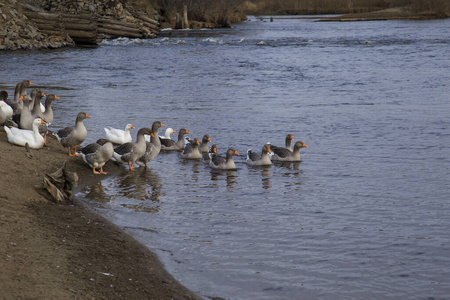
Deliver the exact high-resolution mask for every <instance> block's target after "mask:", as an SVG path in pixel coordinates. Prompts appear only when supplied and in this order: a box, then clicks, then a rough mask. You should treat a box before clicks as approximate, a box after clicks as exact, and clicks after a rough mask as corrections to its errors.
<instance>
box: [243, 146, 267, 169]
mask: <svg viewBox="0 0 450 300" xmlns="http://www.w3.org/2000/svg"><path fill="white" fill-rule="evenodd" d="M269 152H270V146H269V145H268V144H265V145H264V146H263V147H262V151H261V155H259V154H258V153H255V152H253V151H252V149H249V150H248V151H247V160H246V162H247V164H248V165H251V166H267V165H271V164H272V162H271V161H270V157H269Z"/></svg>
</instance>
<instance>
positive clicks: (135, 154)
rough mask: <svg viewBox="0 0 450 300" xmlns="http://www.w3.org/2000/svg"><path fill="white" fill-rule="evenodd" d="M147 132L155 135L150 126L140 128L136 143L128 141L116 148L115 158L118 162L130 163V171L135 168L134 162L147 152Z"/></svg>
mask: <svg viewBox="0 0 450 300" xmlns="http://www.w3.org/2000/svg"><path fill="white" fill-rule="evenodd" d="M145 134H149V135H153V133H152V131H151V129H150V128H141V129H139V131H138V133H137V137H136V143H132V142H128V143H125V144H122V145H120V146H118V147H116V148H115V149H114V154H113V158H114V160H115V161H117V162H118V163H122V164H128V167H129V168H130V171H132V170H133V164H134V163H135V162H136V161H137V160H138V159H139V158H140V157H141V156H142V155H144V153H145V149H146V144H145V137H144V135H145Z"/></svg>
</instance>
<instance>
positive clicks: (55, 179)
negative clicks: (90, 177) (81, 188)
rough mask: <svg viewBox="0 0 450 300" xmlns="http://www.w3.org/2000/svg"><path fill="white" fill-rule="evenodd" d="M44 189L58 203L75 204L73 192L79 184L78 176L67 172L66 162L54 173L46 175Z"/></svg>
mask: <svg viewBox="0 0 450 300" xmlns="http://www.w3.org/2000/svg"><path fill="white" fill-rule="evenodd" d="M43 183H44V188H45V189H46V190H47V191H48V192H49V193H50V195H51V196H52V198H53V200H54V201H55V202H56V203H61V204H64V203H73V195H72V190H73V188H74V187H76V186H77V184H78V174H77V173H75V172H69V171H67V170H66V162H64V164H63V165H62V167H61V168H59V169H58V170H56V171H55V172H53V173H47V174H45V175H44V182H43Z"/></svg>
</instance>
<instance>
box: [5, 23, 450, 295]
mask: <svg viewBox="0 0 450 300" xmlns="http://www.w3.org/2000/svg"><path fill="white" fill-rule="evenodd" d="M448 28H450V20H436V21H384V22H357V23H342V22H341V23H329V22H326V23H320V22H314V20H310V19H306V20H302V19H285V20H280V19H276V20H275V21H274V22H273V23H271V22H262V21H260V20H257V19H254V18H253V19H251V21H248V22H243V23H241V24H236V26H235V27H234V28H231V29H225V30H204V31H199V32H192V31H182V32H173V33H172V34H171V35H169V34H168V33H165V35H167V36H164V37H160V38H158V39H154V40H144V41H138V40H127V39H120V40H115V41H107V42H104V43H102V44H101V45H100V46H99V47H94V48H74V49H63V50H55V51H45V52H31V53H29V52H14V53H0V62H1V69H0V74H1V77H0V88H2V89H8V90H9V91H12V90H13V87H14V85H15V84H16V83H17V82H18V81H20V80H22V79H25V78H27V79H30V80H31V81H32V82H34V83H35V84H36V85H37V86H39V87H41V88H42V89H43V90H44V92H45V93H50V92H53V93H55V94H57V95H58V96H59V97H60V98H61V100H58V101H57V102H56V103H54V107H55V114H56V117H55V121H54V127H55V129H56V128H62V127H65V126H68V125H71V124H72V123H73V122H74V119H75V115H76V113H77V112H78V111H80V110H84V111H86V112H88V114H89V115H91V117H92V118H91V119H89V120H86V121H85V124H86V127H87V128H88V132H89V134H88V139H87V141H86V142H85V144H86V143H89V142H93V141H95V140H97V139H98V138H100V137H104V132H103V128H104V127H106V126H113V127H116V128H123V127H125V125H126V124H127V123H132V124H133V125H134V126H135V127H136V128H139V127H144V126H145V127H149V126H150V124H151V123H152V122H153V121H154V120H160V121H162V122H163V123H164V124H166V126H168V127H172V128H174V129H175V130H179V129H180V128H181V127H185V128H187V129H188V130H189V131H191V134H190V136H191V137H201V136H203V135H204V134H209V135H210V136H211V139H212V142H213V143H214V144H217V146H218V149H219V152H222V153H224V152H225V151H226V149H227V148H228V147H231V146H232V147H235V148H236V149H237V151H238V152H239V153H240V154H241V156H239V157H236V158H235V161H236V165H237V167H238V169H237V171H233V172H212V171H211V170H210V169H209V167H207V166H206V165H205V164H204V163H203V162H201V161H200V162H193V161H184V160H183V159H181V158H180V157H179V155H178V154H177V153H169V154H161V155H159V156H158V157H157V158H156V159H155V160H154V161H152V162H151V164H150V166H149V169H148V170H145V169H144V168H137V169H136V170H135V171H134V172H133V173H129V172H128V170H127V169H126V168H124V169H123V172H122V173H120V174H114V175H113V176H110V177H108V178H106V179H105V180H103V181H102V182H101V183H98V184H95V185H93V186H88V187H87V188H86V190H85V191H83V192H81V193H79V194H78V197H79V198H80V199H84V201H86V203H87V204H88V205H91V206H93V207H95V208H96V209H97V210H98V211H99V212H101V213H102V214H105V215H106V216H107V217H108V218H109V219H111V220H112V221H113V222H115V223H116V224H118V225H119V226H121V227H124V228H126V229H127V230H128V231H129V232H130V233H131V234H132V235H133V236H135V237H136V238H138V239H139V240H140V241H142V242H143V243H144V244H145V245H147V246H148V247H149V248H151V249H152V250H154V251H156V252H157V253H158V254H159V255H160V257H161V259H162V260H163V262H164V263H165V265H166V267H167V268H168V270H169V271H170V272H171V273H172V274H174V276H175V277H176V278H177V279H179V280H180V281H181V282H182V283H183V284H185V285H186V286H188V287H189V288H190V289H192V290H193V291H195V292H197V293H198V294H200V295H202V296H205V297H208V296H215V297H222V298H225V299H311V298H321V299H363V298H369V299H374V298H378V299H405V298H408V299H425V298H429V297H435V298H439V299H441V298H446V297H448V295H449V294H450V281H449V278H450V256H449V253H450V244H449V242H450V241H449V230H450V217H449V215H450V201H449V199H450V188H449V179H450V167H449V166H450V164H449V162H450V158H449V157H450V156H449V154H450V151H449V144H450V128H449V127H450V126H449V125H450V118H449V117H450V104H449V101H450V99H449V95H450V93H449V92H450V72H449V70H450V56H449V55H448V53H450V52H449V50H450V47H449V46H450V31H449V30H448ZM136 132H137V130H136V131H134V132H133V136H134V135H135V134H136ZM160 133H161V134H162V133H163V130H161V131H160ZM287 133H291V134H293V136H294V140H302V141H304V142H305V143H306V144H307V145H308V148H306V149H302V150H303V151H302V152H301V153H302V162H301V163H299V164H287V165H280V164H275V165H272V166H270V167H268V168H251V167H248V166H247V165H246V164H245V153H246V151H247V149H249V148H253V149H254V150H256V151H260V149H261V147H262V145H263V144H264V143H266V142H269V141H270V142H271V143H272V144H277V145H282V144H283V143H284V137H285V136H286V134H287ZM173 138H176V134H174V135H173Z"/></svg>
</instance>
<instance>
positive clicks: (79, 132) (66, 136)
mask: <svg viewBox="0 0 450 300" xmlns="http://www.w3.org/2000/svg"><path fill="white" fill-rule="evenodd" d="M90 118H91V117H89V115H88V114H87V113H85V112H83V111H82V112H79V113H78V115H77V119H76V121H75V126H72V127H66V128H63V129H60V130H58V131H57V132H56V133H53V134H54V135H56V137H57V138H58V141H59V142H60V143H61V145H62V146H63V147H65V148H69V156H80V155H79V154H77V153H76V151H77V147H78V146H79V145H81V143H83V142H84V140H85V139H86V137H87V130H86V127H84V123H83V120H84V119H90ZM70 148H74V150H73V154H72V152H71V151H70Z"/></svg>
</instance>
